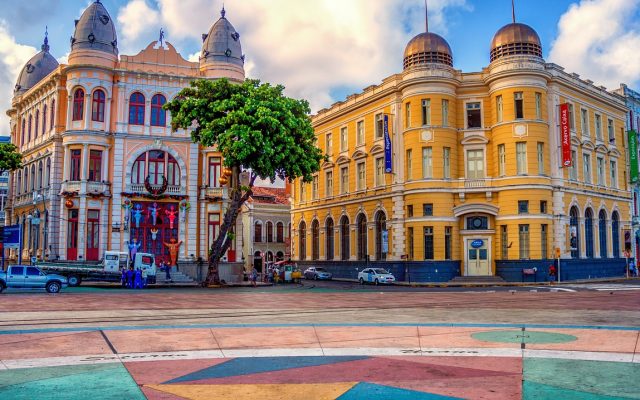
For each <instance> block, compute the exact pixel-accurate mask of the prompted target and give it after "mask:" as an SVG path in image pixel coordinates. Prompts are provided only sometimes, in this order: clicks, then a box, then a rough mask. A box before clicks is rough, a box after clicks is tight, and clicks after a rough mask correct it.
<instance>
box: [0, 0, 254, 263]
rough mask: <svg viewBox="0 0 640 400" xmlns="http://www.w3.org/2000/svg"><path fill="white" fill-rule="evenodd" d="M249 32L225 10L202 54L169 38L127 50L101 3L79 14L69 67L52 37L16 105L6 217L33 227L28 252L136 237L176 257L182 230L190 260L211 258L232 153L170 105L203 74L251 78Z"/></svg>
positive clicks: (74, 253)
mask: <svg viewBox="0 0 640 400" xmlns="http://www.w3.org/2000/svg"><path fill="white" fill-rule="evenodd" d="M239 37H240V35H239V34H238V33H237V32H236V30H235V29H234V28H233V26H232V25H231V23H230V22H229V21H228V20H227V19H226V16H225V13H224V10H223V11H222V16H221V18H220V19H219V20H218V21H217V22H215V24H213V26H212V27H211V29H210V31H209V33H208V34H204V35H203V45H202V51H201V55H200V60H199V62H189V61H187V60H185V59H184V58H182V56H181V55H180V54H179V53H178V52H177V51H176V49H175V48H174V47H173V46H172V45H171V44H170V43H168V42H164V43H163V42H162V38H161V39H160V41H158V42H153V43H151V44H149V45H148V46H147V48H145V49H144V50H142V51H141V52H140V53H138V54H137V55H133V56H127V55H119V53H118V40H117V36H116V29H115V26H114V21H113V19H112V18H111V16H110V15H109V13H108V12H107V10H106V9H105V7H104V5H103V4H101V3H100V1H95V2H94V3H92V4H91V5H89V7H88V8H87V9H86V10H85V11H84V12H83V14H82V16H81V17H80V19H79V20H77V21H76V25H75V30H74V33H73V35H72V37H71V53H70V54H69V62H68V64H67V65H58V63H57V61H56V60H55V58H54V57H53V56H51V54H50V49H49V45H48V43H47V39H46V38H45V43H44V44H43V46H42V51H41V52H40V53H38V54H37V55H36V56H34V57H33V58H32V59H31V60H30V61H29V62H28V63H27V64H26V65H25V67H24V69H23V71H22V73H21V74H20V77H19V79H18V82H17V84H16V88H15V92H14V97H13V101H12V107H11V109H10V110H9V111H8V115H9V116H10V118H11V140H12V142H13V143H14V144H16V145H17V146H18V147H19V149H20V151H21V152H22V154H23V157H24V161H23V162H24V168H23V169H22V170H21V171H17V172H16V173H14V174H13V176H12V180H11V198H10V202H9V207H8V218H7V219H8V221H10V222H7V224H9V223H11V224H21V225H22V226H23V228H24V230H23V232H24V246H23V247H24V250H23V256H24V257H25V258H27V257H28V256H35V257H37V258H40V259H42V258H47V259H62V260H88V261H91V260H98V259H100V258H101V257H102V254H103V252H104V251H105V250H125V249H126V248H127V245H128V244H136V245H140V250H139V251H146V252H152V253H155V254H156V255H157V257H158V258H159V259H166V258H167V257H168V254H169V253H168V248H167V246H166V245H164V243H169V242H170V240H172V239H176V240H177V241H182V242H183V243H182V246H181V248H180V252H179V259H180V260H193V259H195V258H197V257H206V256H207V253H208V252H207V249H208V248H209V247H210V243H211V242H212V240H213V239H214V235H215V234H216V232H217V228H218V226H219V225H220V221H221V217H220V215H221V213H223V210H224V209H225V204H226V201H227V189H226V188H225V187H222V185H221V184H220V183H219V178H220V174H221V169H222V168H221V161H222V160H221V157H220V154H219V153H217V152H216V151H215V149H212V148H202V147H200V146H199V145H198V144H194V143H192V142H191V138H190V135H189V133H188V132H185V131H178V132H172V131H171V127H170V124H171V115H169V113H168V112H165V111H164V110H163V109H162V105H163V104H165V103H166V102H167V101H170V100H171V99H172V98H173V97H175V96H176V95H177V93H178V92H179V91H180V90H181V89H182V88H184V87H186V86H188V85H189V83H190V82H191V81H192V80H194V79H198V78H206V79H216V78H221V77H226V78H229V79H231V80H233V81H242V80H244V67H243V66H244V56H243V54H242V49H241V45H240V41H239ZM34 218H35V221H37V222H38V223H34ZM240 247H241V239H238V243H235V244H234V245H233V246H232V249H231V250H230V251H229V252H228V254H227V256H226V261H236V258H237V259H239V258H240V256H239V255H238V254H236V249H237V248H240ZM12 256H13V257H15V256H16V254H12Z"/></svg>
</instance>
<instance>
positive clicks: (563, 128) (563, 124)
mask: <svg viewBox="0 0 640 400" xmlns="http://www.w3.org/2000/svg"><path fill="white" fill-rule="evenodd" d="M560 141H561V142H562V166H563V167H569V166H570V165H571V131H570V128H569V104H566V103H565V104H560Z"/></svg>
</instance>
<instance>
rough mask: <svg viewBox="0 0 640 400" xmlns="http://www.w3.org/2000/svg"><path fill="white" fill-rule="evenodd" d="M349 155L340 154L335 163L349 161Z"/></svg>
mask: <svg viewBox="0 0 640 400" xmlns="http://www.w3.org/2000/svg"><path fill="white" fill-rule="evenodd" d="M349 161H350V160H349V157H345V156H340V157H338V159H337V160H336V164H347V163H348V162H349Z"/></svg>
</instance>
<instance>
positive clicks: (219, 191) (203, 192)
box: [200, 187, 228, 199]
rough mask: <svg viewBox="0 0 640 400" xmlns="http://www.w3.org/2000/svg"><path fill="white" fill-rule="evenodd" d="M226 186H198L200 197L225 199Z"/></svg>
mask: <svg viewBox="0 0 640 400" xmlns="http://www.w3.org/2000/svg"><path fill="white" fill-rule="evenodd" d="M227 193H228V192H227V188H226V187H213V188H212V187H202V188H200V198H201V199H225V198H227Z"/></svg>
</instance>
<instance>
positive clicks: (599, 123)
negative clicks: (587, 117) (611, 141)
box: [595, 114, 602, 140]
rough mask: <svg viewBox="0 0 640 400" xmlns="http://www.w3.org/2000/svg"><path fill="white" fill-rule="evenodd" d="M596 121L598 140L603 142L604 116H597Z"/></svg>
mask: <svg viewBox="0 0 640 400" xmlns="http://www.w3.org/2000/svg"><path fill="white" fill-rule="evenodd" d="M595 119H596V139H598V140H602V116H601V115H600V114H595Z"/></svg>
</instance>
